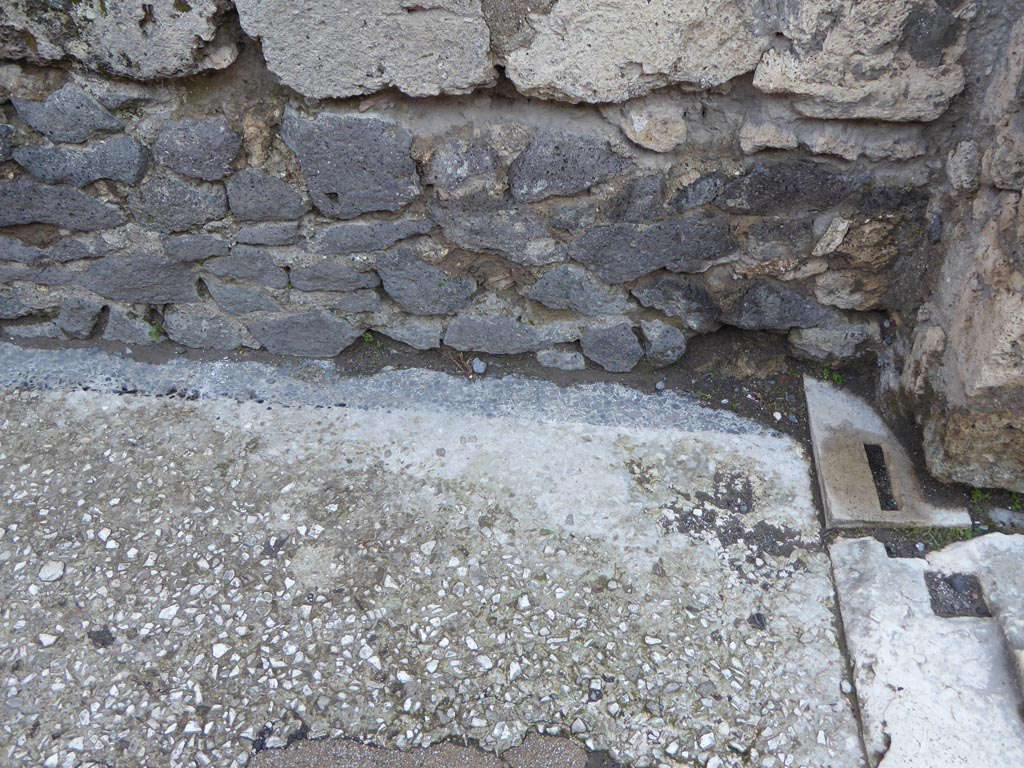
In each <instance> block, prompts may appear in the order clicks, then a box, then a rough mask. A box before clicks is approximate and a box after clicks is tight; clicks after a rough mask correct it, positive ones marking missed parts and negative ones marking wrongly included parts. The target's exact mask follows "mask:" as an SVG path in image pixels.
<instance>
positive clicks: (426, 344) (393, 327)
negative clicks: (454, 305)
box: [374, 314, 444, 349]
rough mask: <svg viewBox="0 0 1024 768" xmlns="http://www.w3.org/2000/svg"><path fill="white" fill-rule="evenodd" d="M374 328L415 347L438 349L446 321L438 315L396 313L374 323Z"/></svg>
mask: <svg viewBox="0 0 1024 768" xmlns="http://www.w3.org/2000/svg"><path fill="white" fill-rule="evenodd" d="M374 330H376V331H379V332H380V333H383V334H384V335H385V336H387V337H389V338H392V339H394V340H395V341H400V342H402V343H403V344H408V345H409V346H410V347H412V348H413V349H437V348H438V347H440V346H441V337H442V336H443V335H444V321H443V320H441V319H440V318H436V317H409V316H408V315H397V314H396V315H394V316H392V317H389V318H388V319H387V320H385V321H383V322H380V323H376V324H374Z"/></svg>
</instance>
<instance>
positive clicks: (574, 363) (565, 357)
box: [537, 349, 587, 371]
mask: <svg viewBox="0 0 1024 768" xmlns="http://www.w3.org/2000/svg"><path fill="white" fill-rule="evenodd" d="M537 362H538V363H539V364H541V365H543V366H544V367H545V368H557V369H558V370H560V371H582V370H584V369H585V368H586V367H587V361H586V360H585V359H584V358H583V355H581V354H580V353H579V352H570V351H567V350H563V349H542V350H539V351H538V352H537Z"/></svg>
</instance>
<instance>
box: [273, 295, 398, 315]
mask: <svg viewBox="0 0 1024 768" xmlns="http://www.w3.org/2000/svg"><path fill="white" fill-rule="evenodd" d="M290 298H291V305H290V306H289V309H291V308H293V307H296V306H301V307H309V308H312V309H326V310H328V311H330V312H334V313H336V314H339V315H365V314H367V313H370V312H380V311H382V310H384V308H385V306H384V301H383V300H382V299H381V297H380V295H379V294H378V293H377V292H376V291H373V290H362V291H344V292H341V293H335V292H327V291H317V292H311V293H296V292H292V295H291V297H290Z"/></svg>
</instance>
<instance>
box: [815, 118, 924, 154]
mask: <svg viewBox="0 0 1024 768" xmlns="http://www.w3.org/2000/svg"><path fill="white" fill-rule="evenodd" d="M796 134H797V136H798V137H799V141H800V144H801V145H802V146H804V147H806V148H807V149H808V150H809V151H811V152H813V153H814V154H816V155H836V156H838V157H841V158H843V159H844V160H856V159H857V158H858V157H861V156H862V155H863V156H864V157H866V158H868V159H869V160H892V161H900V160H910V159H912V158H915V157H920V156H921V155H923V154H925V153H926V152H927V151H928V145H927V143H926V142H925V139H924V136H923V135H922V131H921V126H919V125H875V124H868V125H864V124H862V123H860V122H851V123H835V122H826V121H811V120H806V121H801V122H800V123H799V124H798V125H797V126H796Z"/></svg>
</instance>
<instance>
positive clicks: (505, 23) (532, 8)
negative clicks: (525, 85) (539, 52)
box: [480, 0, 556, 56]
mask: <svg viewBox="0 0 1024 768" xmlns="http://www.w3.org/2000/svg"><path fill="white" fill-rule="evenodd" d="M555 2H556V0H480V6H481V8H482V10H483V13H484V20H485V21H486V22H487V26H488V28H489V29H490V31H491V50H492V51H494V52H495V53H496V54H498V56H505V55H506V54H508V53H509V52H511V51H513V50H515V49H516V48H522V47H523V46H525V45H528V44H529V43H530V41H531V40H532V39H533V37H534V35H535V34H536V32H535V31H534V29H533V26H532V25H531V23H530V18H531V16H532V15H534V14H543V13H547V12H548V11H549V10H551V6H553V5H554V4H555Z"/></svg>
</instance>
